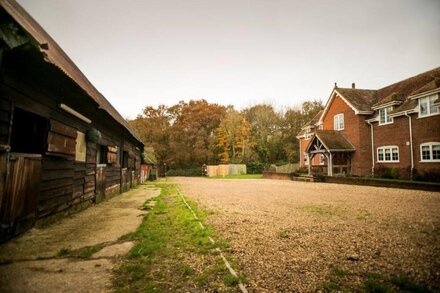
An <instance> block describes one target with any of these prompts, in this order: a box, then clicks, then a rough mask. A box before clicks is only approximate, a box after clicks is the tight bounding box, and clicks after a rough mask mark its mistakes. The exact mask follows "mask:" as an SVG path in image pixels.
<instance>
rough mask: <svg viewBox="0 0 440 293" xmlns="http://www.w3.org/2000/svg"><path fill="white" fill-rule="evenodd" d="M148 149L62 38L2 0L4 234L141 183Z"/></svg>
mask: <svg viewBox="0 0 440 293" xmlns="http://www.w3.org/2000/svg"><path fill="white" fill-rule="evenodd" d="M142 152H143V144H142V142H141V140H140V139H139V137H138V136H137V135H136V133H134V132H133V131H132V130H131V129H130V127H129V125H128V123H127V122H126V121H125V120H124V118H123V117H122V116H121V115H120V114H119V113H118V112H117V111H116V110H115V108H114V107H113V106H112V105H111V104H110V103H109V102H108V101H107V100H106V99H105V98H104V96H102V95H101V94H100V93H99V92H98V91H97V90H96V88H95V87H94V86H93V85H92V84H91V83H90V82H89V81H88V80H87V78H86V77H85V76H84V74H82V73H81V71H80V70H79V69H78V68H77V67H76V65H75V64H74V63H73V62H72V60H71V59H70V58H69V57H68V56H67V55H66V53H64V51H63V50H62V49H61V48H60V47H59V46H58V45H57V43H56V42H55V41H54V40H53V39H52V38H51V37H50V36H49V35H48V34H47V33H46V32H45V31H44V30H43V29H42V27H41V26H40V25H39V24H38V23H37V22H36V21H35V20H34V19H33V18H32V17H31V16H30V15H29V14H28V13H27V12H26V11H25V10H24V9H23V8H22V7H21V6H20V5H18V4H17V3H16V2H15V1H14V0H0V241H1V240H5V239H7V238H9V237H11V236H13V235H15V234H18V233H20V232H21V231H24V230H26V229H28V228H30V227H32V226H33V225H34V224H35V223H36V222H37V221H40V220H42V219H48V218H50V217H52V216H54V215H57V214H59V213H60V212H64V211H72V210H73V209H75V208H80V207H84V206H87V205H88V204H90V203H96V202H99V201H101V200H102V199H104V198H105V197H109V196H111V195H113V194H117V193H120V192H123V191H125V190H127V189H129V188H131V187H132V186H134V185H136V184H138V183H139V179H140V164H141V153H142Z"/></svg>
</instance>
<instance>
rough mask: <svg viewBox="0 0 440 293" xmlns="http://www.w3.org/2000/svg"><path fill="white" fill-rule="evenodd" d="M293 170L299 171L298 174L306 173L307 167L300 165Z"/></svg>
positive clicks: (307, 171)
mask: <svg viewBox="0 0 440 293" xmlns="http://www.w3.org/2000/svg"><path fill="white" fill-rule="evenodd" d="M295 172H296V173H300V174H308V173H309V169H308V168H307V167H301V168H298V169H297V170H296V171H295Z"/></svg>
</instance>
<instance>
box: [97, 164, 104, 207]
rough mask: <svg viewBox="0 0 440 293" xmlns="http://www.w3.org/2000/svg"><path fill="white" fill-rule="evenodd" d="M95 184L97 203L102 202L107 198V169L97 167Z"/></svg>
mask: <svg viewBox="0 0 440 293" xmlns="http://www.w3.org/2000/svg"><path fill="white" fill-rule="evenodd" d="M95 184H96V185H95V186H96V190H95V194H96V198H95V202H100V201H102V200H103V199H104V198H105V167H96V182H95Z"/></svg>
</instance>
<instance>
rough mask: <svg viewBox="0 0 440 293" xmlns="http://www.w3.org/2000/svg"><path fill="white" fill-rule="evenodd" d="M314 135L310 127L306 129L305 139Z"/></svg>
mask: <svg viewBox="0 0 440 293" xmlns="http://www.w3.org/2000/svg"><path fill="white" fill-rule="evenodd" d="M311 137H312V133H311V131H310V128H307V129H306V133H304V139H310V138H311Z"/></svg>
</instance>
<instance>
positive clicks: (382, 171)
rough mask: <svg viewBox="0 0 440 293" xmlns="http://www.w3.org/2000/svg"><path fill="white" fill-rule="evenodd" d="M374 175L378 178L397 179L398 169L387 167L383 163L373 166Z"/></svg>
mask: <svg viewBox="0 0 440 293" xmlns="http://www.w3.org/2000/svg"><path fill="white" fill-rule="evenodd" d="M374 176H375V177H379V178H388V179H398V178H400V171H399V169H397V168H394V167H393V168H388V167H385V166H383V165H377V166H376V167H374Z"/></svg>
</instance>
